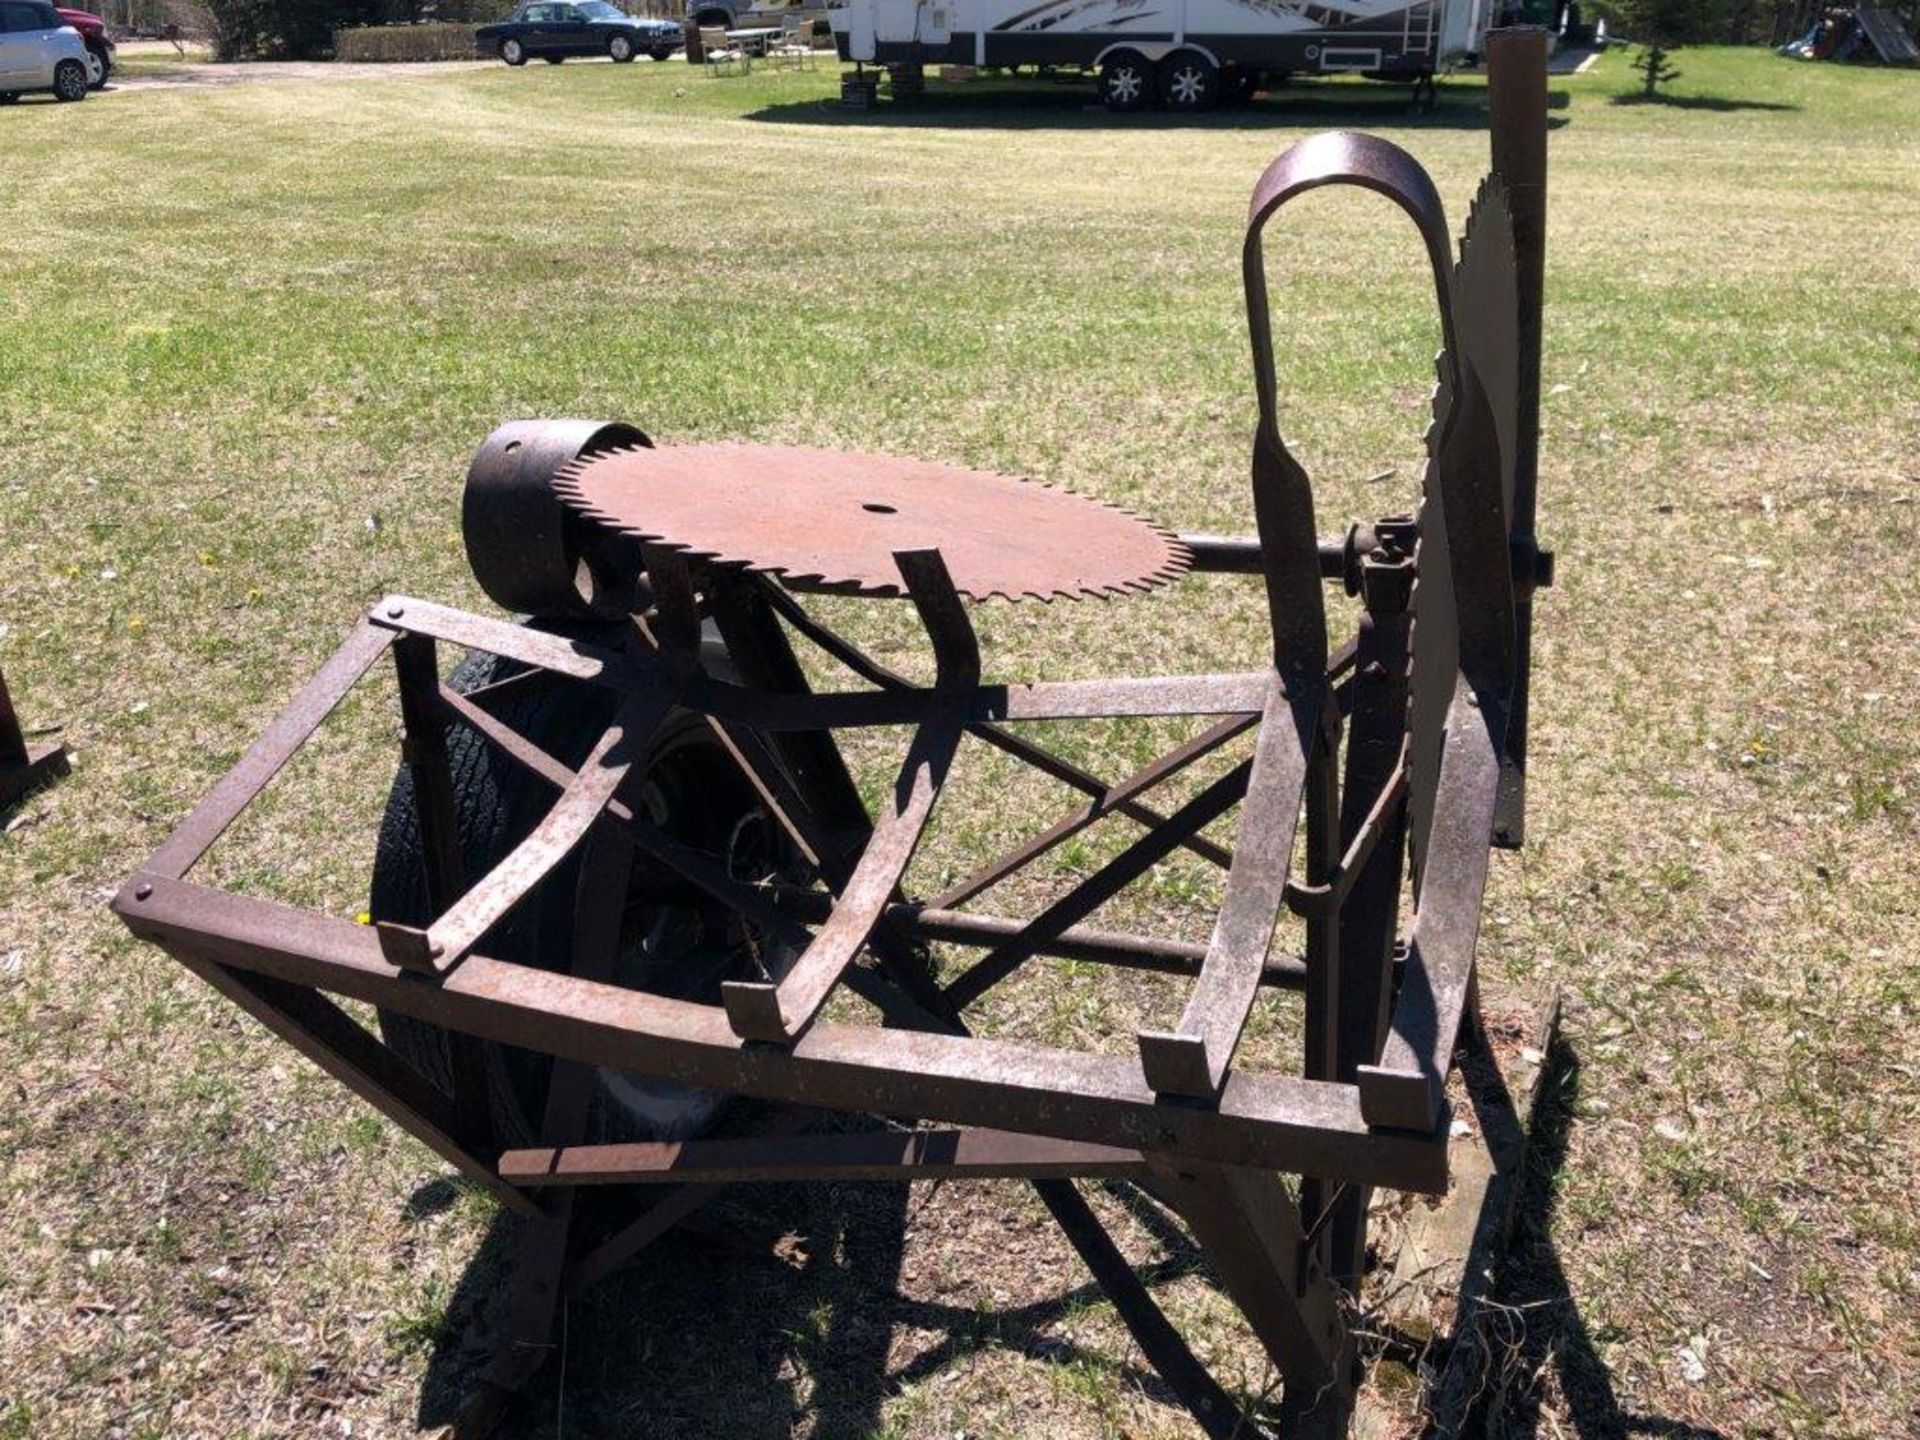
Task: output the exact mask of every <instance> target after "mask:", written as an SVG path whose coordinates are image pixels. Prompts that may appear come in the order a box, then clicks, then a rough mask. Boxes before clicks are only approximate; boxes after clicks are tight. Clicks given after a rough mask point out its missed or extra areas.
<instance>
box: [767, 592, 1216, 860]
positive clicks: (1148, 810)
mask: <svg viewBox="0 0 1920 1440" xmlns="http://www.w3.org/2000/svg"><path fill="white" fill-rule="evenodd" d="M768 599H769V601H770V602H771V603H772V605H773V607H774V609H775V610H777V611H778V612H779V613H780V614H781V615H782V616H783V617H784V618H785V619H786V621H787V623H788V624H790V625H792V626H793V628H794V629H795V630H798V631H799V632H800V633H801V634H802V635H803V636H805V637H806V638H807V639H808V640H810V641H812V642H813V643H814V644H815V645H817V646H818V647H819V648H820V649H821V650H823V651H825V652H826V654H828V655H829V656H831V657H832V658H833V659H835V660H837V661H839V662H840V663H841V664H842V665H844V666H846V667H847V668H848V669H849V670H851V671H853V673H854V674H856V675H858V676H860V677H861V678H862V679H864V680H870V681H872V682H873V683H874V684H876V685H880V686H884V687H900V686H904V685H906V684H907V683H908V682H907V681H906V679H905V678H904V677H902V676H900V675H898V674H896V673H895V672H893V671H892V670H889V669H887V667H886V666H884V665H882V664H880V663H879V662H878V661H877V660H875V659H873V658H872V657H871V656H869V655H867V654H866V653H865V652H864V651H862V650H861V649H860V648H859V647H858V646H856V645H854V644H853V643H852V642H851V641H850V640H847V639H846V638H845V637H844V636H842V635H840V634H839V633H838V632H837V631H835V630H833V629H831V628H830V627H828V626H826V625H823V624H822V623H821V622H820V621H818V620H816V619H814V618H813V616H811V615H809V614H808V613H807V612H806V610H805V609H804V608H803V607H802V606H801V605H800V603H799V602H798V601H797V600H795V599H794V598H793V597H792V596H791V595H788V594H786V593H785V592H784V591H781V590H777V589H774V590H770V591H769V592H768ZM967 732H968V733H969V734H970V735H973V736H975V737H977V738H978V739H981V740H984V741H986V742H987V744H989V745H991V746H993V747H994V748H995V749H996V750H999V751H1001V752H1002V753H1003V754H1007V755H1011V756H1012V757H1013V758H1014V759H1016V760H1018V761H1020V762H1021V763H1022V764H1025V765H1031V766H1032V767H1033V768H1034V769H1036V770H1038V771H1040V772H1041V773H1042V774H1044V775H1049V776H1051V777H1052V778H1053V779H1055V780H1058V781H1059V782H1060V783H1061V784H1063V785H1070V786H1072V787H1073V788H1074V789H1076V790H1078V791H1080V792H1081V793H1082V794H1084V795H1099V794H1102V793H1103V792H1104V791H1105V790H1106V789H1107V788H1108V786H1107V782H1106V781H1104V780H1102V779H1101V778H1100V777H1099V776H1097V775H1094V774H1091V773H1089V772H1088V771H1085V770H1082V769H1081V768H1080V767H1079V766H1077V765H1075V764H1074V763H1073V762H1072V761H1070V760H1066V759H1063V758H1062V757H1060V756H1059V755H1056V754H1055V753H1054V752H1053V751H1051V750H1048V749H1046V748H1045V747H1043V746H1040V745H1037V744H1035V743H1034V742H1033V741H1031V740H1029V739H1027V738H1026V737H1025V736H1022V735H1016V734H1014V733H1013V732H1012V731H1011V730H1007V729H1004V728H1003V727H1001V726H998V725H990V724H975V725H969V726H968V727H967ZM1117 808H1118V809H1119V812H1120V813H1121V814H1122V815H1125V816H1126V817H1127V818H1128V819H1129V820H1132V821H1135V822H1137V823H1138V824H1141V825H1145V826H1154V825H1158V824H1160V823H1161V822H1162V821H1164V820H1165V819H1166V818H1167V817H1166V816H1164V815H1162V814H1161V813H1160V812H1159V811H1158V810H1155V809H1153V808H1152V807H1150V806H1147V805H1142V804H1140V803H1139V802H1138V801H1128V802H1127V803H1125V804H1123V805H1120V806H1119V807H1117ZM1184 848H1186V849H1188V850H1191V851H1192V852H1193V853H1194V854H1196V855H1198V856H1200V857H1201V858H1202V859H1204V860H1206V861H1208V862H1210V863H1211V864H1214V865H1217V866H1219V867H1220V868H1221V869H1222V870H1224V869H1226V867H1227V865H1228V863H1229V862H1230V861H1231V859H1232V857H1231V856H1230V855H1229V854H1228V853H1227V852H1226V850H1225V849H1223V848H1222V847H1221V846H1218V845H1216V844H1214V843H1213V842H1212V841H1211V840H1208V839H1206V838H1204V837H1203V836H1199V835H1194V836H1190V837H1189V838H1188V839H1187V840H1186V841H1185V842H1184Z"/></svg>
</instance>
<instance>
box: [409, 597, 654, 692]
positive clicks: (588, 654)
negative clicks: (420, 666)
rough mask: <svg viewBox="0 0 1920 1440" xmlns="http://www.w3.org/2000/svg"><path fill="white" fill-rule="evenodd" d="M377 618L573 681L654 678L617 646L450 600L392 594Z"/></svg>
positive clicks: (614, 686) (628, 685) (612, 684)
mask: <svg viewBox="0 0 1920 1440" xmlns="http://www.w3.org/2000/svg"><path fill="white" fill-rule="evenodd" d="M372 620H373V623H374V624H376V625H379V626H381V627H383V628H386V629H389V630H396V631H403V632H405V633H407V634H410V635H430V636H432V637H433V638H434V639H435V640H444V641H446V642H447V643H448V644H449V645H458V646H459V647H460V648H461V649H463V650H479V651H481V652H483V653H485V654H488V655H498V656H500V657H501V658H502V659H504V660H518V661H519V662H520V663H521V664H522V665H531V666H533V667H535V668H536V669H540V670H551V671H553V672H554V673H555V674H557V675H565V676H568V677H569V678H571V679H574V680H586V681H589V682H591V683H593V684H595V685H604V686H606V687H607V688H608V689H610V690H631V689H633V688H635V686H636V685H637V684H644V683H646V682H647V681H648V680H649V679H651V677H649V676H642V675H641V674H640V673H639V672H637V671H636V669H635V668H634V665H633V662H632V661H631V660H630V659H629V658H628V657H627V656H625V655H622V654H621V653H620V652H619V651H617V650H608V649H606V648H605V647H603V646H599V645H593V644H590V643H588V642H587V641H584V640H570V639H568V638H567V637H566V636H564V635H553V634H549V633H548V632H547V631H545V630H535V629H533V628H531V627H530V626H526V625H517V624H514V623H513V622H512V621H508V620H493V619H489V618H487V617H486V616H483V615H469V614H468V613H467V612H466V611H464V610H455V609H454V608H453V607H451V606H449V605H436V604H434V603H433V602H432V601H431V600H417V599H415V598H414V597H412V596H411V595H389V596H388V597H387V598H386V599H385V600H382V601H381V602H380V603H379V604H378V605H376V606H374V608H373V614H372Z"/></svg>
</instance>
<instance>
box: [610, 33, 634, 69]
mask: <svg viewBox="0 0 1920 1440" xmlns="http://www.w3.org/2000/svg"><path fill="white" fill-rule="evenodd" d="M607 54H609V55H611V56H612V57H613V60H614V63H615V64H617V65H625V64H628V63H630V62H631V61H632V59H633V55H634V50H633V37H632V36H629V35H615V36H614V37H613V38H612V39H611V40H609V41H607Z"/></svg>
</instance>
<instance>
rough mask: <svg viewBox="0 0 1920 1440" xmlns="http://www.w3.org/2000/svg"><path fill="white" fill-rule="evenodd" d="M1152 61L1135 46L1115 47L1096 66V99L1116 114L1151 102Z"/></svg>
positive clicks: (1152, 85) (1152, 82) (1140, 107)
mask: <svg viewBox="0 0 1920 1440" xmlns="http://www.w3.org/2000/svg"><path fill="white" fill-rule="evenodd" d="M1153 92H1154V77H1153V63H1152V62H1151V61H1149V60H1148V59H1147V57H1146V56H1144V55H1142V54H1141V53H1140V52H1139V51H1137V50H1116V51H1115V52H1114V53H1113V54H1111V55H1109V56H1108V57H1107V63H1106V64H1104V65H1102V66H1101V67H1100V102H1101V104H1103V105H1105V106H1106V107H1107V109H1109V110H1111V111H1113V112H1114V114H1116V115H1131V114H1134V113H1135V112H1137V111H1140V110H1144V109H1146V108H1147V106H1149V105H1151V104H1152V103H1153Z"/></svg>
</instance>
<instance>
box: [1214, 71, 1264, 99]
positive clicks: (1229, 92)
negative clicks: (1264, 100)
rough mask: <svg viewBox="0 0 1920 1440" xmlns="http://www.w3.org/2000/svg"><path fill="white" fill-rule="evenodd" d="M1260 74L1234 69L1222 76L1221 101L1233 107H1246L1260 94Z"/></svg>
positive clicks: (1224, 72) (1223, 73)
mask: <svg viewBox="0 0 1920 1440" xmlns="http://www.w3.org/2000/svg"><path fill="white" fill-rule="evenodd" d="M1260 78H1261V77H1260V72H1259V71H1258V70H1242V69H1239V68H1234V69H1230V70H1226V71H1223V72H1222V73H1221V76H1220V99H1221V101H1222V102H1223V103H1226V104H1231V105H1244V104H1246V103H1247V102H1248V101H1249V100H1251V99H1253V97H1254V96H1255V95H1256V94H1257V93H1258V92H1259V89H1260Z"/></svg>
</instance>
